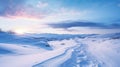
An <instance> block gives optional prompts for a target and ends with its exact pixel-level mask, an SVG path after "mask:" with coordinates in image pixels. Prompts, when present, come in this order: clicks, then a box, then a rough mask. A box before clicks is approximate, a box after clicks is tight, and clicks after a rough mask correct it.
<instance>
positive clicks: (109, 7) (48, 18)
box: [0, 0, 120, 34]
mask: <svg viewBox="0 0 120 67" xmlns="http://www.w3.org/2000/svg"><path fill="white" fill-rule="evenodd" d="M0 28H1V29H3V30H12V31H16V30H23V31H25V32H26V33H62V34H69V33H70V34H71V33H72V34H79V33H81V32H82V33H111V32H120V31H119V29H120V0H0ZM91 29H93V31H92V32H91V31H89V32H88V30H91ZM106 31H107V32H106Z"/></svg>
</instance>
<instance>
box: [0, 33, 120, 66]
mask: <svg viewBox="0 0 120 67" xmlns="http://www.w3.org/2000/svg"><path fill="white" fill-rule="evenodd" d="M117 35H118V34H117ZM104 36H105V37H104ZM104 36H103V35H97V36H96V35H94V36H87V37H85V38H78V37H76V38H71V39H63V40H59V39H58V40H57V39H56V40H51V41H47V43H46V41H45V43H44V44H47V46H44V47H41V46H38V45H37V46H36V45H34V44H32V45H30V44H28V43H26V44H25V43H24V44H8V43H5V42H4V43H2V42H1V43H0V67H120V58H119V57H120V38H119V37H112V36H113V35H111V36H110V35H109V36H106V35H104ZM114 36H115V35H114ZM56 37H57V36H56ZM66 38H67V37H66ZM40 42H41V41H40ZM42 42H43V41H42ZM34 43H35V42H34ZM37 43H38V42H37ZM39 44H43V43H39ZM46 48H47V49H46ZM48 48H51V50H48Z"/></svg>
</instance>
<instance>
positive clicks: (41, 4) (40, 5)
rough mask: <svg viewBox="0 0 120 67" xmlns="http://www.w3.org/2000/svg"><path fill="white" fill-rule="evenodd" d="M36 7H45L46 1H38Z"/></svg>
mask: <svg viewBox="0 0 120 67" xmlns="http://www.w3.org/2000/svg"><path fill="white" fill-rule="evenodd" d="M36 6H37V7H38V8H45V7H47V6H48V3H46V2H41V1H39V2H38V4H37V5H36Z"/></svg>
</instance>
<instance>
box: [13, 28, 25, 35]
mask: <svg viewBox="0 0 120 67" xmlns="http://www.w3.org/2000/svg"><path fill="white" fill-rule="evenodd" d="M14 32H15V33H16V34H25V33H26V32H27V30H25V29H15V30H14Z"/></svg>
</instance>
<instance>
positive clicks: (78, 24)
mask: <svg viewBox="0 0 120 67" xmlns="http://www.w3.org/2000/svg"><path fill="white" fill-rule="evenodd" d="M48 25H49V26H51V27H53V28H64V29H68V28H71V27H89V28H105V29H115V28H116V29H117V28H119V29H120V24H119V23H112V24H104V23H95V22H80V21H65V22H61V23H51V24H48Z"/></svg>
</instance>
